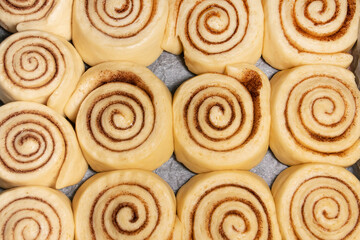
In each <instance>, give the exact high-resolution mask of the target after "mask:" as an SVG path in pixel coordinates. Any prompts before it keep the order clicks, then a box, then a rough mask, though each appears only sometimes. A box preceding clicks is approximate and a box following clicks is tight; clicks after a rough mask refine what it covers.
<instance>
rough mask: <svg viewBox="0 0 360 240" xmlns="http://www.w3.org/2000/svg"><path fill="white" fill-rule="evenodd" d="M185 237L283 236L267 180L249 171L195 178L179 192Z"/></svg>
mask: <svg viewBox="0 0 360 240" xmlns="http://www.w3.org/2000/svg"><path fill="white" fill-rule="evenodd" d="M177 203H178V204H177V211H178V215H179V218H180V221H181V222H182V223H183V226H184V232H185V234H184V236H185V238H184V239H185V240H190V239H192V240H208V239H209V240H210V239H214V240H215V239H229V240H230V239H231V240H232V239H234V240H235V239H244V240H248V239H274V240H275V239H281V237H280V232H279V226H278V223H277V219H276V210H275V204H274V200H273V198H272V196H271V192H270V189H269V187H268V186H267V184H266V182H265V181H264V180H262V179H261V178H260V177H258V176H257V175H255V174H254V173H251V172H247V171H219V172H211V173H206V174H200V175H197V176H195V177H193V178H192V179H191V180H190V181H189V182H188V183H186V184H185V185H184V186H183V187H181V188H180V190H179V192H178V194H177Z"/></svg>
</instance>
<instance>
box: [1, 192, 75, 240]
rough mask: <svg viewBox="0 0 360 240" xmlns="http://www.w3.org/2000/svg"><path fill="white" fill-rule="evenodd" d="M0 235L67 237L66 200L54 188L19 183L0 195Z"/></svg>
mask: <svg viewBox="0 0 360 240" xmlns="http://www.w3.org/2000/svg"><path fill="white" fill-rule="evenodd" d="M0 199H1V201H0V229H1V233H0V239H3V240H5V239H24V240H25V239H59V240H60V239H64V240H65V239H70V238H73V236H74V222H73V219H72V211H71V206H70V201H69V200H68V199H66V196H65V195H63V194H62V193H60V192H56V191H55V190H51V189H48V188H42V187H23V188H17V189H13V190H10V191H7V192H4V193H2V194H1V195H0Z"/></svg>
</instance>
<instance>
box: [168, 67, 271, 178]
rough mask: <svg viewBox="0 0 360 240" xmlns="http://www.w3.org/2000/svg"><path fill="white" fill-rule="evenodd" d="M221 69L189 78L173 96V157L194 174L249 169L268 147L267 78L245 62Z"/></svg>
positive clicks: (268, 98)
mask: <svg viewBox="0 0 360 240" xmlns="http://www.w3.org/2000/svg"><path fill="white" fill-rule="evenodd" d="M226 74H227V75H223V74H217V73H216V74H215V73H208V74H203V75H200V76H197V77H194V78H192V79H190V80H188V81H187V82H185V83H183V84H182V85H181V86H180V87H179V88H178V90H177V91H176V93H175V95H174V104H173V117H174V142H175V154H176V158H177V160H178V161H180V162H182V163H184V164H185V166H186V167H188V168H189V169H190V170H192V171H194V172H197V173H198V172H208V171H214V170H223V169H246V170H248V169H251V168H252V167H254V166H255V165H257V164H258V163H259V162H260V161H261V160H262V158H263V157H264V156H265V154H266V152H267V149H268V147H269V133H270V104H269V102H270V84H269V80H268V79H267V77H266V75H265V74H264V73H262V72H261V71H260V70H259V69H258V68H256V67H255V66H252V65H249V64H239V65H233V66H227V68H226Z"/></svg>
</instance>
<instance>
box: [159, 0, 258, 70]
mask: <svg viewBox="0 0 360 240" xmlns="http://www.w3.org/2000/svg"><path fill="white" fill-rule="evenodd" d="M263 31H264V13H263V8H262V5H261V0H251V1H250V0H240V1H234V0H200V1H193V0H172V1H170V14H169V19H168V23H167V30H166V33H165V37H164V40H163V45H162V46H163V48H164V49H165V50H167V51H169V52H172V53H175V54H179V53H180V52H181V51H182V47H183V48H184V55H185V63H186V65H187V66H188V68H189V70H190V71H192V72H193V73H196V74H200V73H205V72H219V73H223V72H224V70H225V66H226V65H228V64H234V63H242V62H247V63H252V64H254V63H256V61H257V60H258V59H259V58H260V55H261V50H262V44H263Z"/></svg>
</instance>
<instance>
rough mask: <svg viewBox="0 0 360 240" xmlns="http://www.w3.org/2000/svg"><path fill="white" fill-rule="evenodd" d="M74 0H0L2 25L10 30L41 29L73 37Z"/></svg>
mask: <svg viewBox="0 0 360 240" xmlns="http://www.w3.org/2000/svg"><path fill="white" fill-rule="evenodd" d="M72 4H73V1H72V0H61V1H58V0H26V1H24V0H0V26H1V27H3V28H5V29H6V30H7V31H10V32H13V33H14V32H17V31H19V32H20V31H25V30H41V31H45V32H50V33H53V34H56V35H58V36H61V37H63V38H65V39H66V40H70V39H71V8H72Z"/></svg>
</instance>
